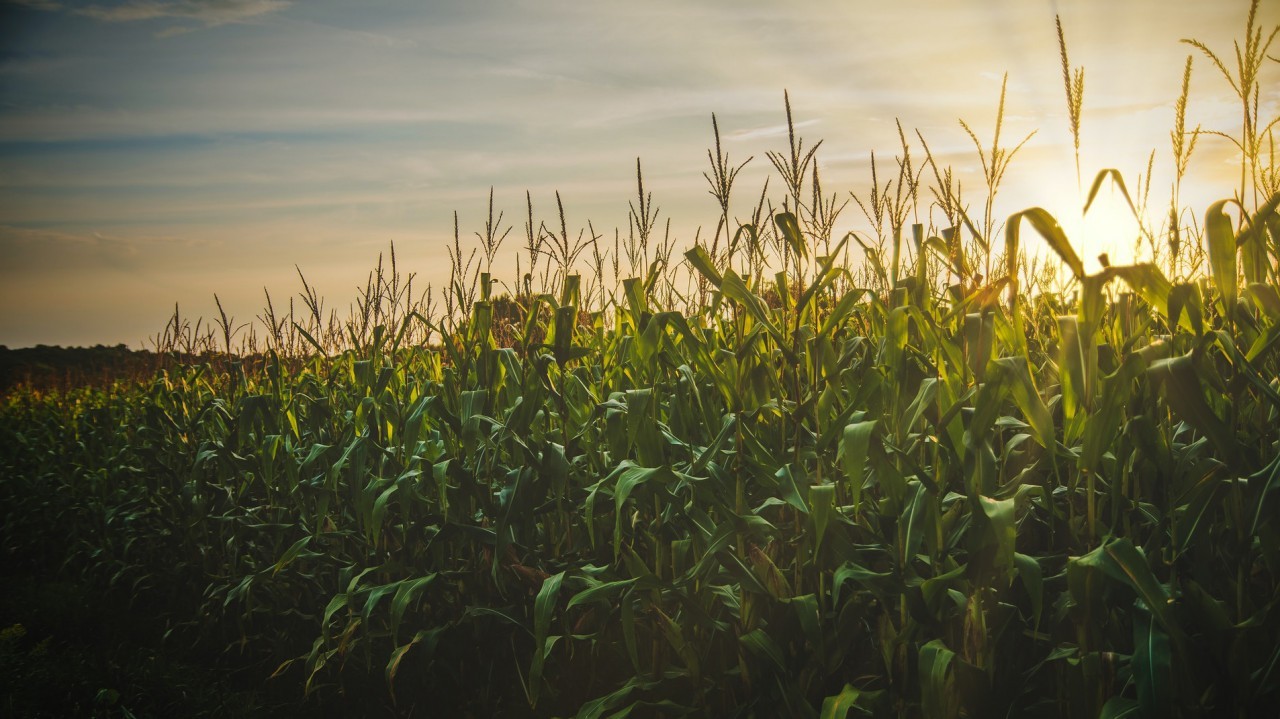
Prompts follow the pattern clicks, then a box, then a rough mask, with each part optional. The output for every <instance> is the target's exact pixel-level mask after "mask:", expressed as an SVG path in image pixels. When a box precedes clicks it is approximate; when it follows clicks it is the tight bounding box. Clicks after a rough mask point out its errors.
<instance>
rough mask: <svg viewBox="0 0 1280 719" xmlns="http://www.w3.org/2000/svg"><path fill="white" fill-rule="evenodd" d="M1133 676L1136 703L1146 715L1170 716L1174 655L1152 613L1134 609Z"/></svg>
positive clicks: (1167, 636) (1171, 712)
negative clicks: (1136, 691)
mask: <svg viewBox="0 0 1280 719" xmlns="http://www.w3.org/2000/svg"><path fill="white" fill-rule="evenodd" d="M1133 678H1134V682H1135V683H1136V684H1137V685H1138V705H1139V706H1141V707H1142V713H1143V714H1145V715H1146V716H1149V717H1167V716H1173V657H1172V655H1171V653H1170V650H1169V635H1168V634H1166V633H1165V632H1164V630H1162V629H1161V628H1160V625H1159V624H1158V623H1157V622H1156V620H1155V617H1153V616H1151V614H1149V613H1148V612H1145V611H1137V612H1135V616H1134V618H1133Z"/></svg>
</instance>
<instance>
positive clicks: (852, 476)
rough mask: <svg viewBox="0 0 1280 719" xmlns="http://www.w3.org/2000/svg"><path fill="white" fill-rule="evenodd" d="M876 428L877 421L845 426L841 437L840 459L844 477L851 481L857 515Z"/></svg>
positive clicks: (850, 487)
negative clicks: (869, 451)
mask: <svg viewBox="0 0 1280 719" xmlns="http://www.w3.org/2000/svg"><path fill="white" fill-rule="evenodd" d="M875 428H876V420H871V421H868V422H853V423H851V424H847V425H845V428H844V433H843V434H842V435H841V436H840V449H839V452H838V457H839V459H840V467H841V468H842V469H843V470H844V476H845V478H846V479H848V480H849V500H850V503H851V504H852V505H853V509H854V512H855V513H856V512H857V511H858V507H859V505H860V504H861V502H862V485H863V483H864V481H865V480H864V479H863V473H864V471H865V467H866V464H867V450H868V448H869V447H870V446H871V434H872V432H874V431H875Z"/></svg>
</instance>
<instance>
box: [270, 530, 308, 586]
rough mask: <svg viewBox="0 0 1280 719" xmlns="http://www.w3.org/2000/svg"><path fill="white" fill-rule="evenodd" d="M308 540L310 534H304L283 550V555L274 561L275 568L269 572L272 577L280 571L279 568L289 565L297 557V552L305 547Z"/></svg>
mask: <svg viewBox="0 0 1280 719" xmlns="http://www.w3.org/2000/svg"><path fill="white" fill-rule="evenodd" d="M310 542H311V536H310V535H308V536H305V537H303V538H302V539H299V540H298V541H296V542H294V543H293V546H291V547H289V549H287V550H286V551H285V553H284V555H283V556H281V557H280V561H278V562H276V566H275V569H274V570H273V571H272V572H271V576H273V577H274V576H275V575H277V574H279V573H280V570H281V569H284V568H285V567H287V566H289V564H290V563H291V562H292V561H293V560H294V559H296V558H297V557H298V554H299V553H300V552H302V550H303V548H304V547H306V546H307V544H309V543H310Z"/></svg>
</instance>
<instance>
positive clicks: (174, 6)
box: [76, 0, 289, 26]
mask: <svg viewBox="0 0 1280 719" xmlns="http://www.w3.org/2000/svg"><path fill="white" fill-rule="evenodd" d="M288 6H289V2H288V0H174V1H171V2H162V1H158V0H126V1H125V2H121V3H114V4H111V5H96V4H95V5H90V6H88V7H86V8H82V9H79V10H77V11H76V12H77V13H78V14H80V15H85V16H88V17H92V18H95V19H98V20H104V21H107V22H135V21H138V20H157V19H162V18H178V19H185V20H197V21H199V22H202V23H204V24H205V25H207V26H214V25H225V24H227V23H235V22H244V21H245V20H249V19H251V18H255V17H259V16H262V15H269V14H271V13H274V12H279V11H280V10H283V9H285V8H286V7H288Z"/></svg>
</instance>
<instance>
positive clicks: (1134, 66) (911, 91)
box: [0, 0, 1280, 348]
mask: <svg viewBox="0 0 1280 719" xmlns="http://www.w3.org/2000/svg"><path fill="white" fill-rule="evenodd" d="M1268 7H1269V4H1268V3H1263V8H1262V11H1261V16H1260V21H1261V22H1260V24H1261V25H1263V26H1264V27H1266V28H1267V29H1268V30H1269V29H1270V28H1271V27H1272V26H1274V25H1275V24H1276V22H1277V20H1278V18H1277V17H1276V15H1277V14H1278V13H1277V12H1276V11H1275V8H1274V6H1270V7H1271V9H1268ZM1247 10H1248V3H1247V2H1246V0H1232V1H1231V2H1178V1H1176V0H1175V1H1171V0H1124V1H1123V2H1121V1H1119V0H1057V1H1056V2H1053V1H1048V0H1045V1H1041V0H984V1H982V2H977V1H970V0H903V1H901V2H895V3H890V2H884V1H883V0H877V1H875V2H869V1H865V0H846V1H844V2H835V1H831V0H828V1H823V2H818V1H814V0H793V1H791V2H785V3H783V2H764V1H760V0H733V1H729V0H725V1H719V0H707V1H705V2H690V1H689V0H648V1H647V2H643V3H637V2H626V3H623V2H612V1H611V0H598V1H596V2H590V3H585V2H571V1H568V0H493V1H490V2H481V1H477V0H470V1H461V0H434V1H433V2H428V3H420V2H410V1H409V0H394V1H393V0H370V1H367V2H360V3H340V2H331V1H329V0H308V1H307V2H288V1H286V0H116V1H114V2H112V1H109V0H101V1H97V2H69V1H65V2H64V1H61V0H21V1H17V2H15V1H14V0H0V344H3V345H6V346H9V347H23V346H31V345H35V344H62V345H93V344H107V345H113V344H117V343H125V344H128V345H130V346H133V347H139V348H141V347H145V346H147V345H148V341H149V338H152V337H154V336H155V335H156V334H157V333H158V332H159V331H160V330H162V329H163V327H164V324H165V322H166V320H167V319H168V317H169V316H170V315H171V314H172V312H173V307H174V304H175V303H177V304H178V305H179V306H180V307H181V308H182V312H183V314H185V315H191V316H196V315H203V316H205V317H209V316H212V315H213V314H214V313H215V312H216V307H215V305H214V295H215V293H216V294H217V295H218V297H219V298H220V300H221V301H222V304H223V306H224V308H226V310H227V311H228V314H231V315H234V316H235V317H236V318H237V321H238V322H243V321H247V320H251V319H252V318H253V316H254V315H256V314H259V313H261V311H262V307H263V304H264V288H265V289H266V290H267V291H270V293H271V295H272V298H273V300H274V301H275V302H276V303H277V306H279V305H280V304H282V303H284V304H287V302H288V299H287V298H288V297H289V296H291V295H292V296H296V295H297V293H298V292H299V291H300V290H301V283H300V282H299V280H298V274H297V273H298V271H299V270H301V272H303V273H304V274H305V275H306V277H307V279H308V280H309V281H310V282H311V283H312V284H313V285H315V286H316V288H317V289H318V290H319V291H320V292H321V293H322V294H323V295H325V296H326V298H327V299H328V301H329V304H330V306H336V307H346V306H347V304H348V303H349V302H351V301H352V300H353V299H354V297H355V295H356V289H357V286H361V285H362V284H363V282H364V280H365V276H366V274H367V272H368V271H369V270H370V269H371V268H372V267H373V265H374V264H375V263H376V261H377V258H378V255H379V253H382V252H385V251H386V250H387V249H388V247H389V246H390V245H391V243H394V244H395V248H396V254H397V256H398V258H399V261H400V265H401V268H402V269H404V270H407V271H412V272H415V273H416V274H417V282H419V283H426V282H430V283H432V284H433V285H435V286H439V285H440V284H442V283H444V282H446V281H447V279H448V258H447V256H446V250H445V247H446V244H447V243H449V242H451V241H452V237H453V217H454V212H455V211H456V212H457V213H458V218H459V223H460V227H461V234H462V238H463V241H464V244H467V246H468V247H469V246H471V245H474V244H475V236H474V234H473V233H474V232H475V231H476V230H479V229H481V227H482V225H483V222H484V217H485V214H486V212H487V202H488V197H489V191H490V188H493V193H494V200H495V203H496V206H497V208H498V209H499V210H503V211H505V212H506V216H505V221H504V225H505V224H510V225H513V226H514V230H513V231H512V235H511V238H509V239H508V242H507V245H506V246H505V247H504V252H503V255H505V256H507V260H505V261H513V260H511V259H510V258H512V257H514V254H515V252H516V250H517V249H518V247H519V245H520V244H521V243H522V240H523V227H522V223H523V220H524V216H525V211H526V209H525V203H526V192H528V193H529V196H530V198H531V199H532V202H533V206H534V213H535V217H536V218H538V219H544V220H547V221H548V224H552V221H553V220H556V222H558V220H557V219H556V210H555V193H556V192H557V191H558V192H559V193H560V196H561V198H562V200H563V203H564V208H565V213H566V219H567V222H568V225H569V228H570V232H571V233H572V234H576V232H577V230H578V228H581V227H586V226H587V222H588V220H590V222H591V227H593V228H594V229H595V231H596V232H597V233H599V234H602V235H605V236H606V237H607V238H610V239H611V238H612V237H613V231H614V229H615V228H621V229H622V232H624V233H625V232H626V226H627V213H628V202H632V201H634V200H635V163H636V160H637V158H639V159H640V160H641V162H642V164H643V170H644V178H645V189H646V191H649V192H652V194H653V201H654V204H655V205H656V206H658V207H659V208H660V212H661V218H662V220H661V222H663V223H665V222H666V220H667V219H670V222H671V231H672V234H673V235H674V236H675V237H676V240H677V246H678V247H681V248H683V247H686V246H688V245H690V244H691V243H692V242H693V240H694V238H695V236H699V237H703V238H705V237H706V236H708V235H709V234H710V233H712V232H714V230H715V227H716V221H717V218H718V215H719V211H718V208H717V205H716V204H715V200H714V199H713V198H712V197H711V196H710V195H709V194H708V192H707V189H708V188H707V184H706V180H705V179H704V178H703V172H705V171H706V170H707V169H708V168H707V162H708V160H707V149H708V148H709V147H710V146H711V144H712V142H713V138H712V131H711V117H712V113H715V115H716V118H717V121H718V123H719V127H720V130H721V134H722V138H723V146H724V149H725V150H726V151H727V152H728V153H729V155H730V158H731V160H733V161H734V163H735V164H737V163H740V162H741V161H743V160H746V159H747V158H748V157H752V158H754V159H752V160H751V162H750V163H748V165H747V166H746V168H745V169H744V170H743V171H742V173H741V175H740V176H739V180H738V184H737V185H736V188H735V195H734V198H733V207H732V209H731V214H734V215H735V216H738V217H743V216H745V215H746V214H747V213H749V211H750V209H751V206H752V205H753V204H754V202H755V199H756V197H758V196H759V193H760V188H761V187H762V185H763V183H764V181H765V178H766V177H767V176H769V175H770V173H771V172H772V168H771V166H770V164H769V162H768V160H767V159H766V157H765V153H766V152H768V151H770V150H773V151H781V150H784V149H785V147H786V128H785V113H784V107H783V93H784V91H786V92H787V93H788V94H789V96H790V98H791V104H792V110H793V115H794V119H795V123H796V128H797V133H798V134H799V135H800V136H801V137H803V138H804V140H805V141H806V144H807V145H812V144H813V143H814V142H817V141H818V140H821V141H822V146H821V149H820V151H819V154H818V159H819V162H820V166H821V169H822V176H823V185H824V188H827V190H828V194H830V193H832V192H834V193H836V194H837V195H838V196H839V197H840V198H841V199H842V200H843V199H847V198H849V197H850V193H851V192H852V193H858V194H859V195H860V196H862V197H864V198H865V197H866V193H867V192H868V190H869V189H870V170H869V167H870V164H869V162H870V155H871V153H872V152H873V151H874V152H875V153H876V156H877V159H878V162H879V168H880V173H881V178H882V180H883V178H884V177H885V176H888V175H893V174H894V173H895V165H894V164H893V158H894V156H895V155H901V152H902V150H901V147H900V145H899V141H898V134H897V132H898V131H897V125H896V122H898V121H900V122H901V123H902V126H903V128H904V130H905V131H906V132H907V133H908V138H909V139H910V140H911V144H912V150H911V151H912V153H913V158H914V159H915V160H916V162H917V164H918V162H919V160H920V159H921V158H922V157H923V150H922V149H921V147H920V145H919V142H918V140H916V139H915V133H916V131H919V132H920V133H921V134H922V135H923V136H924V137H925V139H926V140H927V141H928V142H929V146H930V148H931V150H932V152H933V154H934V156H935V157H936V158H937V159H938V160H939V161H940V162H945V163H948V164H951V165H952V166H953V167H954V168H955V170H956V172H957V173H958V175H959V176H960V177H961V178H962V180H963V181H964V184H965V187H966V188H968V189H969V193H968V194H969V195H970V197H971V201H975V202H976V201H977V200H976V199H975V198H977V197H978V195H977V192H976V191H977V187H978V184H979V183H978V180H977V175H976V173H977V172H979V160H978V156H977V153H976V152H975V151H974V147H973V143H972V141H971V140H970V139H969V137H968V135H967V134H966V133H965V132H964V130H963V128H962V127H961V126H960V124H959V120H960V119H964V120H965V121H966V122H967V123H968V124H969V126H970V127H972V128H973V129H974V131H975V132H976V133H977V134H978V136H979V137H980V138H982V139H983V140H984V142H989V139H990V134H991V132H992V131H993V129H994V125H995V115H996V107H997V103H998V100H999V97H1000V90H1001V83H1002V79H1003V78H1004V76H1005V75H1006V73H1007V78H1008V79H1007V83H1008V90H1007V98H1006V106H1005V117H1004V127H1003V133H1004V134H1003V139H1004V141H1005V142H1006V143H1007V144H1009V145H1013V144H1016V142H1017V141H1019V140H1021V139H1022V138H1023V137H1025V136H1026V135H1027V134H1028V133H1031V132H1032V131H1035V135H1034V136H1033V137H1032V138H1031V139H1030V140H1029V141H1028V143H1027V144H1026V146H1024V147H1023V149H1022V150H1021V152H1020V153H1019V154H1018V155H1017V156H1016V157H1015V158H1014V161H1013V164H1012V166H1011V169H1010V170H1009V174H1008V176H1007V177H1006V182H1005V184H1004V185H1003V186H1002V189H1001V191H1000V195H999V196H998V204H997V207H998V208H1000V211H1002V212H1004V213H1006V215H1007V214H1008V213H1012V212H1016V211H1018V210H1021V209H1025V208H1026V207H1030V206H1043V207H1045V208H1046V209H1049V210H1050V211H1051V212H1054V213H1055V214H1057V215H1059V216H1060V218H1061V219H1062V220H1063V224H1064V226H1067V227H1068V228H1069V230H1073V229H1074V228H1076V227H1077V225H1075V224H1072V222H1070V221H1068V219H1067V217H1068V216H1070V215H1071V213H1072V212H1073V211H1074V212H1075V213H1076V216H1077V217H1078V210H1079V201H1080V197H1079V192H1078V188H1077V182H1076V175H1075V164H1074V159H1073V151H1072V147H1071V135H1070V131H1069V129H1068V120H1067V113H1066V102H1065V99H1064V90H1063V83H1062V69H1061V64H1060V60H1059V55H1058V46H1057V36H1056V31H1055V26H1054V16H1055V15H1060V16H1061V18H1062V22H1063V27H1064V30H1065V33H1066V38H1067V45H1068V51H1069V55H1070V61H1071V64H1072V65H1073V66H1081V67H1083V68H1084V71H1085V78H1086V79H1085V95H1084V107H1085V112H1084V118H1083V122H1082V148H1081V152H1082V161H1081V165H1082V168H1081V169H1082V172H1083V174H1084V176H1085V182H1086V184H1087V183H1088V181H1089V179H1090V178H1092V177H1093V175H1094V174H1095V173H1096V172H1097V171H1099V170H1102V169H1104V168H1115V169H1117V170H1119V171H1120V172H1121V173H1122V175H1123V176H1124V177H1125V179H1126V181H1127V182H1129V183H1132V182H1133V181H1134V180H1136V178H1137V176H1138V174H1139V173H1143V172H1145V170H1146V167H1147V161H1148V157H1149V154H1150V153H1151V152H1152V151H1153V150H1154V151H1155V164H1154V180H1155V182H1154V189H1153V191H1152V204H1153V205H1154V206H1156V207H1160V206H1162V205H1163V204H1164V203H1167V202H1168V199H1167V198H1168V187H1169V182H1170V180H1169V177H1170V174H1169V171H1170V164H1171V160H1170V150H1169V130H1170V129H1171V127H1172V125H1173V116H1174V109H1173V106H1174V102H1175V100H1176V99H1177V97H1178V94H1179V92H1180V88H1181V82H1182V70H1183V65H1184V63H1185V60H1186V57H1187V56H1188V55H1189V54H1195V55H1196V59H1195V71H1194V73H1193V79H1192V88H1191V101H1190V104H1189V107H1188V111H1187V112H1188V124H1189V126H1191V127H1194V126H1195V125H1202V126H1203V127H1204V128H1206V129H1218V130H1223V131H1228V132H1230V131H1232V130H1233V129H1236V128H1238V126H1239V108H1238V101H1236V100H1235V99H1234V96H1233V95H1232V94H1231V90H1230V88H1229V86H1228V85H1227V84H1226V82H1225V81H1224V80H1223V79H1222V78H1221V76H1220V75H1217V74H1216V71H1215V70H1214V69H1213V68H1212V66H1211V65H1210V64H1209V63H1208V61H1207V60H1206V59H1205V58H1204V57H1203V56H1202V55H1200V54H1199V53H1198V51H1196V50H1195V49H1194V48H1192V47H1190V46H1188V45H1186V44H1183V43H1180V42H1179V41H1180V39H1182V38H1196V39H1199V40H1201V41H1202V42H1204V43H1205V44H1207V45H1208V46H1209V47H1211V48H1213V49H1214V50H1216V51H1217V52H1218V53H1220V54H1223V55H1226V56H1230V55H1231V54H1232V52H1233V51H1232V49H1231V48H1232V42H1233V41H1234V40H1235V39H1236V38H1238V37H1240V35H1241V34H1242V32H1243V27H1244V23H1245V15H1246V13H1247ZM1273 54H1274V52H1273ZM1275 65H1276V64H1275V63H1269V66H1268V69H1267V70H1265V71H1264V73H1270V74H1269V75H1264V78H1269V79H1270V82H1272V83H1274V79H1275V77H1276V75H1277V74H1280V73H1277V72H1276V70H1277V68H1276V67H1275ZM1267 82H1268V81H1267V80H1264V83H1263V85H1262V87H1263V88H1264V91H1263V95H1262V98H1261V99H1262V103H1263V110H1264V112H1263V114H1264V115H1266V116H1268V117H1270V116H1274V115H1275V113H1276V111H1277V93H1276V92H1275V91H1274V88H1275V87H1278V86H1280V84H1267ZM1268 113H1270V114H1268ZM1191 175H1192V176H1193V181H1192V182H1191V183H1190V184H1189V185H1188V186H1187V188H1186V189H1185V190H1184V196H1185V197H1186V198H1187V200H1188V203H1189V204H1191V205H1192V206H1193V207H1198V208H1199V209H1197V210H1196V213H1197V214H1199V215H1201V216H1202V215H1203V207H1201V204H1203V203H1207V202H1209V201H1211V200H1214V199H1218V198H1221V197H1227V196H1230V195H1231V193H1232V191H1233V188H1234V186H1235V185H1234V184H1233V183H1235V182H1236V179H1235V178H1237V177H1238V164H1237V161H1236V160H1235V159H1233V157H1232V154H1231V152H1230V148H1229V146H1228V145H1227V143H1226V142H1225V141H1222V140H1219V139H1217V138H1214V137H1206V138H1202V140H1201V142H1200V144H1199V145H1198V146H1197V150H1196V155H1195V156H1194V157H1193V160H1192V168H1191ZM779 184H780V183H779V178H777V177H776V176H775V177H773V179H771V180H770V187H772V188H776V187H779ZM1119 202H1120V201H1119V200H1117V199H1116V198H1115V197H1114V196H1111V195H1110V194H1109V193H1104V198H1103V200H1102V204H1103V205H1108V204H1110V205H1118V204H1119ZM1197 203H1201V204H1197ZM1106 211H1107V210H1106V209H1105V208H1104V209H1102V210H1099V211H1098V212H1097V213H1094V212H1093V211H1091V213H1090V214H1091V215H1093V216H1099V215H1101V214H1103V213H1104V212H1106ZM928 219H929V218H928V217H927V216H923V215H922V217H921V220H922V221H927V220H928ZM866 229H867V225H866V222H865V220H864V219H863V218H862V216H861V214H860V213H859V212H858V211H857V209H856V207H855V206H853V205H852V204H851V205H850V207H849V208H848V209H846V210H845V212H844V214H842V215H841V219H840V222H839V223H838V224H837V230H838V232H841V233H843V232H844V231H850V230H852V231H859V232H864V231H865V230H866ZM1076 231H1077V232H1079V233H1083V232H1085V231H1086V230H1076ZM1088 232H1090V233H1091V234H1089V235H1087V236H1080V237H1076V238H1073V239H1076V240H1078V242H1079V243H1080V246H1081V250H1082V252H1081V254H1082V255H1084V256H1087V257H1092V256H1093V255H1095V254H1097V252H1100V251H1109V252H1111V253H1112V257H1113V260H1123V259H1126V258H1131V255H1132V252H1131V250H1129V249H1128V246H1129V242H1128V237H1114V238H1113V237H1110V236H1107V233H1104V232H1099V231H1096V230H1088ZM1120 234H1122V235H1123V234H1124V233H1123V231H1120ZM1139 259H1141V258H1139ZM295 266H296V268H297V269H295ZM504 267H505V265H504Z"/></svg>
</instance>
